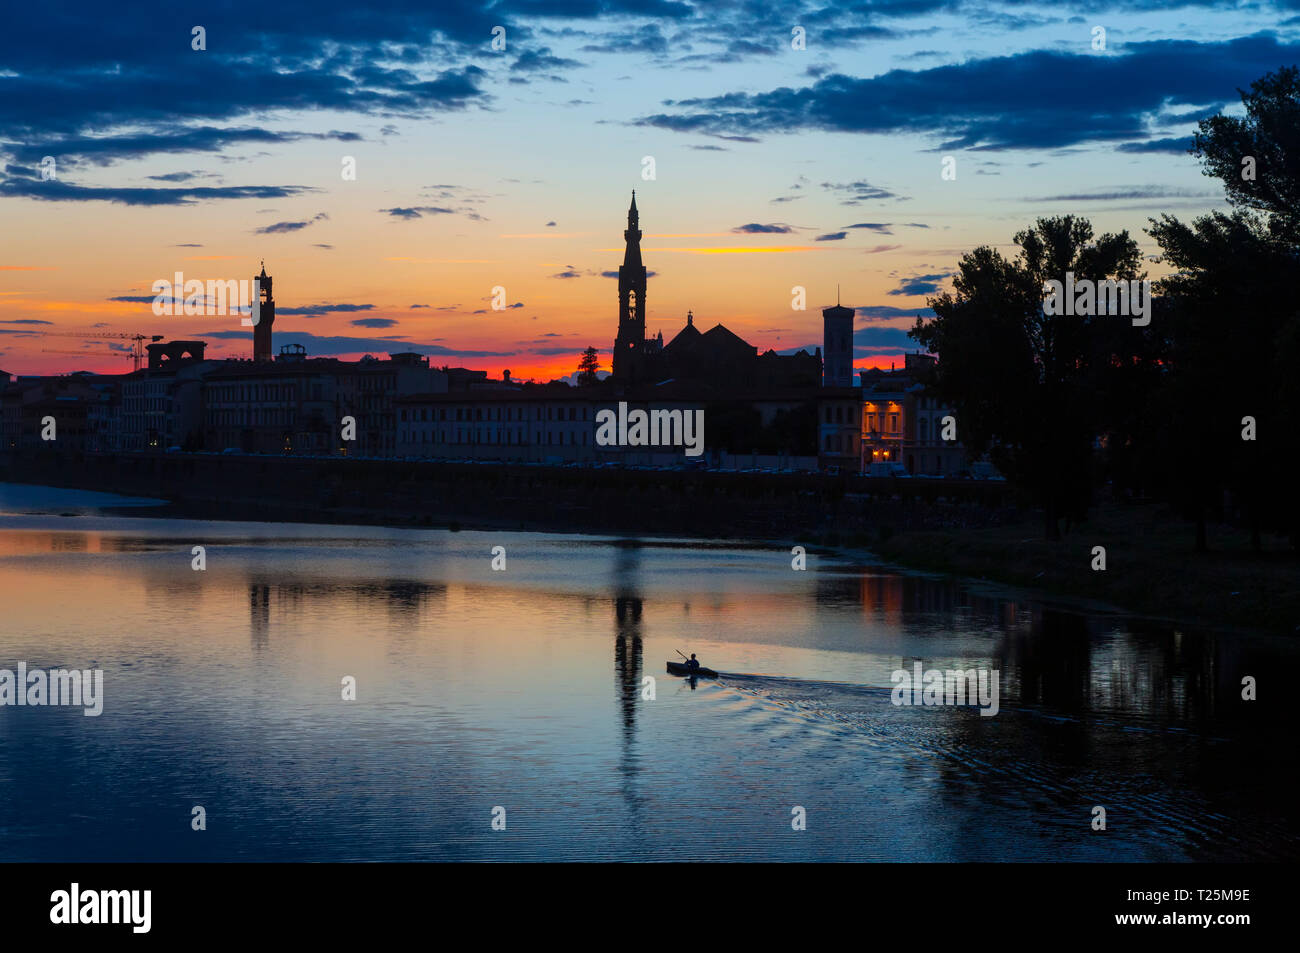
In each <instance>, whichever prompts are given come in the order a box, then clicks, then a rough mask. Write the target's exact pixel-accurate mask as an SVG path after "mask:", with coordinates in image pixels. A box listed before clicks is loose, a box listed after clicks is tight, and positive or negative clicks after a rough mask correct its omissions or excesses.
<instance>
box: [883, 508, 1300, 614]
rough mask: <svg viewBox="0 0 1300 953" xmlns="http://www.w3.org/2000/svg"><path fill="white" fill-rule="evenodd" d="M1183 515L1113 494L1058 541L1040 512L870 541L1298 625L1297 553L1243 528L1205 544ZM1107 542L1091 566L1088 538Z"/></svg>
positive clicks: (962, 572)
mask: <svg viewBox="0 0 1300 953" xmlns="http://www.w3.org/2000/svg"><path fill="white" fill-rule="evenodd" d="M1194 543H1195V535H1194V529H1193V527H1192V525H1191V524H1190V523H1187V522H1184V521H1183V520H1181V519H1179V518H1178V517H1176V516H1171V515H1170V514H1169V513H1168V512H1167V511H1166V510H1165V508H1164V507H1158V506H1132V505H1119V504H1114V503H1107V504H1102V505H1100V506H1098V507H1096V508H1095V509H1094V511H1093V513H1092V514H1091V516H1090V518H1089V520H1088V522H1086V523H1083V524H1080V525H1078V526H1076V527H1074V528H1073V530H1072V531H1071V532H1070V533H1069V534H1068V535H1066V536H1065V537H1064V538H1062V539H1061V540H1059V541H1056V542H1051V541H1048V540H1046V539H1044V538H1043V534H1042V526H1041V521H1033V520H1028V519H1027V520H1025V521H1023V522H1015V523H1010V524H1007V525H1003V526H995V527H984V528H980V529H945V530H918V531H908V532H902V533H897V534H894V535H891V536H889V537H888V538H885V539H880V540H878V541H876V542H875V543H873V544H871V549H872V551H873V552H876V553H878V554H879V555H881V556H883V557H884V558H886V559H888V560H891V561H893V562H897V563H899V564H900V565H904V566H909V567H912V568H917V569H926V570H930V571H934V572H943V573H951V574H954V575H959V576H969V577H972V578H977V579H986V580H989V581H991V582H999V583H1004V584H1010V585H1015V586H1025V587H1029V588H1033V589H1037V590H1044V591H1047V592H1051V593H1057V594H1060V595H1064V596H1070V597H1074V598H1081V599H1090V600H1097V601H1101V602H1105V603H1108V604H1111V605H1114V606H1117V607H1121V608H1123V609H1125V610H1127V611H1130V612H1132V613H1134V614H1135V615H1141V616H1144V617H1150V618H1153V619H1166V620H1170V621H1175V622H1184V623H1190V624H1199V625H1213V626H1223V627H1228V628H1248V629H1256V630H1261V631H1268V632H1275V633H1279V634H1300V559H1298V558H1297V557H1296V555H1295V554H1294V552H1293V551H1292V550H1291V549H1290V547H1289V546H1288V545H1287V544H1286V541H1285V540H1283V539H1280V538H1276V537H1266V538H1265V540H1264V551H1263V552H1262V553H1256V552H1254V551H1253V550H1252V549H1251V547H1250V536H1249V534H1248V533H1247V532H1245V531H1243V530H1238V529H1235V528H1233V527H1227V526H1212V527H1211V528H1210V536H1209V546H1210V550H1209V552H1206V553H1197V552H1195V549H1194ZM1095 546H1101V547H1104V548H1105V551H1106V569H1105V571H1096V570H1093V569H1092V563H1093V560H1094V556H1093V547H1095Z"/></svg>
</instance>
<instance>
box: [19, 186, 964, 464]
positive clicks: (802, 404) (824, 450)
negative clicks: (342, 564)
mask: <svg viewBox="0 0 1300 953" xmlns="http://www.w3.org/2000/svg"><path fill="white" fill-rule="evenodd" d="M624 237H625V239H626V242H627V248H626V251H625V254H624V262H623V265H622V266H621V267H620V268H619V271H618V275H619V319H618V333H617V336H616V339H615V342H614V349H613V373H612V374H611V375H610V376H609V377H608V378H606V379H604V380H601V381H595V382H591V383H590V384H589V385H588V386H571V385H569V384H568V383H565V382H551V383H549V384H536V383H531V382H520V381H517V380H513V379H512V378H511V376H510V372H509V371H505V372H504V373H503V374H502V376H501V378H500V379H491V380H490V379H489V378H488V375H487V372H486V371H475V370H468V369H466V368H456V367H441V368H439V367H433V366H431V365H430V363H429V359H428V358H427V357H424V356H422V355H420V354H417V353H394V354H389V355H388V356H387V358H386V359H385V358H372V357H366V358H363V359H361V360H360V361H342V360H337V359H334V358H320V357H310V356H309V355H308V354H307V353H306V351H305V350H304V348H303V347H302V346H301V345H286V346H284V347H281V348H280V350H279V353H278V354H273V353H272V334H273V325H274V322H275V301H274V296H273V295H272V293H271V289H272V279H271V277H270V276H268V275H267V274H266V269H265V267H263V269H262V273H261V274H260V275H259V276H257V278H256V279H255V281H256V283H257V285H258V287H259V289H260V292H259V295H260V297H259V305H260V319H259V321H258V322H257V323H256V325H255V329H254V341H253V355H252V360H209V359H207V358H206V357H205V353H204V352H205V347H206V345H205V343H204V342H203V341H167V342H155V343H152V344H150V345H148V347H147V348H146V350H147V352H148V361H147V365H146V366H145V367H142V368H140V369H138V370H136V371H133V372H132V373H129V374H121V375H99V374H90V373H74V374H69V375H65V376H59V377H20V378H17V379H13V378H12V376H11V375H8V374H3V373H2V372H0V428H2V429H0V448H5V449H10V450H22V449H37V448H40V447H45V446H51V445H53V446H58V447H63V448H66V447H69V446H71V447H73V448H75V449H81V450H86V451H90V452H186V451H207V452H226V451H238V452H242V453H275V454H282V453H294V454H348V455H354V456H362V457H402V458H417V459H457V460H463V459H482V460H499V461H521V462H522V461H531V462H551V463H569V462H579V463H584V462H586V463H595V462H613V463H617V462H622V463H625V464H671V463H674V462H677V463H681V462H689V461H690V459H691V458H690V457H686V456H685V454H684V448H683V446H681V445H676V446H669V445H663V446H657V447H656V446H643V445H636V446H633V445H627V444H622V445H620V444H617V443H615V444H613V445H606V444H602V441H601V440H600V439H599V437H600V435H601V434H600V429H599V425H598V421H599V419H600V416H601V413H602V411H615V410H616V408H619V407H620V405H622V409H623V410H624V411H625V412H626V411H630V410H636V409H644V410H647V411H650V410H660V411H668V412H672V411H678V412H680V413H681V414H687V413H694V412H696V411H703V413H704V417H703V420H704V437H703V452H702V453H700V454H699V455H698V456H695V455H694V454H692V456H695V459H697V460H698V459H699V458H700V457H702V458H703V460H702V462H703V463H705V464H709V465H713V466H727V465H737V464H753V465H762V466H777V467H781V468H787V467H788V468H795V469H810V468H820V469H825V470H838V471H841V472H846V473H851V472H871V473H882V472H898V471H905V472H908V473H913V474H925V475H944V476H948V475H955V474H957V473H959V472H961V471H962V470H963V469H964V468H965V466H966V460H965V452H964V450H963V449H962V447H961V445H960V443H958V442H957V441H956V440H952V439H949V440H945V439H943V436H944V428H943V418H944V417H945V416H948V415H949V414H950V413H951V412H950V411H949V410H947V409H946V408H944V407H942V406H940V405H939V404H938V403H937V402H936V401H935V400H934V398H932V397H931V396H929V394H928V393H927V391H926V384H925V382H926V379H927V377H928V375H929V373H930V372H931V371H932V369H933V366H934V359H933V358H931V357H929V356H927V355H921V354H914V355H907V357H906V360H905V363H904V366H903V367H902V368H900V369H893V368H891V369H890V370H889V371H883V370H871V371H865V372H862V373H861V374H860V375H859V377H858V380H857V381H854V380H853V321H854V316H855V312H854V310H853V309H852V308H847V307H843V306H841V305H839V304H837V305H835V306H834V307H832V308H827V309H825V310H824V311H823V312H822V321H823V341H822V347H819V348H817V349H816V350H815V351H814V353H811V354H810V353H808V351H806V350H800V351H798V352H796V353H795V354H788V355H780V354H777V353H776V352H775V351H771V350H769V351H766V352H764V353H761V354H760V353H759V351H758V349H757V348H756V347H754V346H753V345H751V344H749V343H748V342H746V341H745V340H744V339H743V338H741V337H740V336H738V335H736V334H735V333H733V332H732V331H730V330H729V329H727V328H726V327H724V326H723V325H721V324H717V325H714V326H713V327H712V328H711V329H709V330H707V331H701V330H700V329H699V328H697V327H696V325H695V316H694V315H693V314H691V313H688V314H687V316H686V322H685V325H684V326H683V327H682V329H681V330H680V331H679V332H678V333H677V334H676V335H675V336H674V337H673V338H672V339H671V340H669V341H668V342H666V343H665V341H664V338H663V335H662V333H659V334H657V335H655V336H654V337H651V336H649V335H647V333H646V327H645V322H646V310H645V307H646V306H645V301H646V284H647V276H648V273H647V271H646V267H645V265H644V264H643V262H642V257H641V248H640V240H641V230H640V227H639V217H638V211H637V207H636V197H635V194H634V195H633V199H632V204H631V207H630V209H629V210H628V227H627V230H626V231H625V232H624ZM51 420H53V421H54V423H55V428H54V430H53V431H51V430H50V428H49V427H48V426H47V424H48V422H49V421H51ZM52 433H53V436H54V439H50V437H51V434H52Z"/></svg>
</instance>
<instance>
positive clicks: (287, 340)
mask: <svg viewBox="0 0 1300 953" xmlns="http://www.w3.org/2000/svg"><path fill="white" fill-rule="evenodd" d="M277 313H278V309H277ZM195 337H198V338H213V339H216V340H228V341H251V340H252V339H253V335H252V334H251V333H250V332H248V331H226V330H221V331H209V332H207V333H205V334H197V335H195ZM275 340H276V343H277V344H301V345H302V346H303V347H305V348H306V349H307V355H308V356H309V357H330V356H333V355H339V354H364V353H366V352H367V351H368V352H370V353H371V354H384V353H400V352H407V353H409V352H411V351H414V352H415V353H417V354H427V355H429V356H431V357H509V356H510V353H511V352H507V351H469V350H460V349H458V348H450V347H443V346H442V345H441V344H416V343H413V342H411V341H403V340H402V339H401V338H361V337H349V336H347V335H315V334H312V333H311V332H309V331H276V332H275Z"/></svg>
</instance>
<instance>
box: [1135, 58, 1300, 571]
mask: <svg viewBox="0 0 1300 953" xmlns="http://www.w3.org/2000/svg"><path fill="white" fill-rule="evenodd" d="M1241 99H1242V105H1243V106H1244V107H1245V112H1246V115H1245V116H1244V117H1233V116H1224V115H1217V116H1211V117H1209V118H1207V119H1203V120H1201V122H1200V123H1199V128H1198V131H1197V133H1196V136H1195V142H1194V145H1193V148H1192V149H1191V152H1192V154H1194V155H1196V156H1197V157H1199V158H1200V159H1202V161H1203V164H1204V167H1205V168H1204V172H1205V174H1206V175H1208V176H1214V177H1217V178H1219V179H1221V180H1222V181H1223V186H1224V189H1225V191H1226V193H1227V196H1228V201H1229V203H1230V204H1231V205H1232V206H1233V211H1232V212H1231V213H1230V214H1225V213H1222V212H1212V213H1210V214H1209V215H1204V216H1201V217H1199V218H1197V219H1195V220H1194V221H1193V222H1192V223H1191V224H1187V223H1184V222H1181V221H1179V220H1178V219H1177V218H1174V217H1173V216H1171V215H1164V216H1162V217H1161V218H1160V219H1159V220H1156V219H1152V220H1151V227H1150V228H1149V229H1148V232H1149V233H1150V234H1151V235H1152V237H1154V238H1155V239H1156V241H1158V242H1159V244H1160V247H1161V250H1162V253H1163V256H1162V257H1163V260H1164V261H1165V262H1166V263H1168V264H1169V265H1171V266H1172V267H1173V269H1174V271H1173V273H1172V274H1171V275H1170V276H1169V277H1167V278H1165V279H1163V280H1162V281H1161V282H1160V285H1159V286H1160V292H1161V295H1162V296H1163V297H1164V298H1165V299H1167V303H1168V305H1169V307H1168V319H1167V327H1168V332H1167V333H1168V337H1169V360H1168V374H1167V376H1166V379H1165V382H1164V386H1163V388H1162V392H1161V393H1160V394H1158V395H1156V399H1154V400H1153V401H1151V402H1150V407H1151V410H1152V412H1153V413H1156V414H1159V415H1161V416H1163V417H1166V418H1167V419H1169V422H1170V423H1171V424H1172V426H1170V427H1167V428H1165V429H1164V430H1163V435H1164V437H1165V438H1166V441H1165V444H1164V445H1163V446H1162V447H1161V452H1160V453H1159V454H1158V459H1159V466H1158V467H1157V468H1156V472H1157V476H1158V477H1159V478H1163V482H1164V483H1165V485H1166V486H1167V487H1168V488H1169V495H1170V496H1171V498H1173V499H1175V500H1178V501H1180V502H1181V503H1183V505H1184V507H1185V508H1186V509H1187V511H1188V515H1189V516H1191V517H1192V518H1193V519H1195V521H1196V548H1197V549H1198V550H1204V549H1205V548H1206V545H1207V544H1206V527H1205V524H1206V518H1207V511H1208V510H1210V509H1215V508H1218V507H1219V506H1221V504H1222V501H1223V497H1224V492H1225V491H1227V492H1228V493H1229V494H1230V496H1231V497H1234V498H1235V499H1237V500H1238V501H1240V503H1241V505H1242V506H1244V508H1245V511H1246V512H1245V516H1246V518H1247V520H1248V522H1249V525H1250V528H1251V531H1252V542H1253V543H1254V545H1255V547H1256V548H1257V549H1258V548H1262V541H1261V532H1262V530H1263V528H1264V526H1265V524H1266V523H1268V524H1271V526H1272V527H1274V528H1278V529H1284V530H1285V531H1287V532H1288V533H1289V534H1290V537H1291V541H1292V545H1294V546H1296V547H1298V548H1300V510H1298V509H1297V504H1296V502H1295V499H1294V494H1293V492H1292V491H1291V488H1290V487H1289V486H1288V485H1287V484H1288V480H1287V479H1286V477H1285V475H1284V474H1285V473H1286V468H1287V466H1288V465H1289V464H1288V462H1287V452H1288V447H1287V444H1288V443H1289V442H1290V435H1293V434H1295V433H1296V432H1297V428H1300V387H1297V385H1296V380H1295V378H1296V375H1295V367H1296V364H1297V361H1300V309H1298V308H1297V305H1296V300H1295V289H1294V279H1295V276H1296V275H1297V274H1300V70H1298V69H1297V68H1295V67H1287V68H1283V69H1280V70H1278V71H1277V72H1276V73H1270V74H1268V75H1266V76H1264V77H1263V78H1261V79H1259V80H1256V81H1255V82H1254V83H1252V84H1251V89H1250V92H1242V93H1241ZM1225 384H1228V385H1229V386H1227V387H1226V389H1225ZM1216 391H1218V392H1221V393H1222V394H1223V396H1222V397H1221V398H1219V399H1217V400H1207V395H1208V394H1211V393H1214V392H1216ZM1245 417H1251V418H1253V419H1254V424H1255V431H1256V438H1255V439H1254V440H1244V439H1243V438H1242V432H1243V430H1244V429H1245V428H1244V426H1243V418H1245ZM1189 419H1190V420H1194V421H1195V423H1194V425H1193V424H1190V423H1188V422H1187V421H1188V420H1189ZM1207 450H1208V451H1209V452H1208V453H1207Z"/></svg>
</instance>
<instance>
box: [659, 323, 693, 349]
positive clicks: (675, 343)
mask: <svg viewBox="0 0 1300 953" xmlns="http://www.w3.org/2000/svg"><path fill="white" fill-rule="evenodd" d="M700 337H701V334H700V329H699V328H697V327H696V326H695V325H693V324H687V325H686V327H684V328H682V329H681V330H680V331H678V332H677V334H676V335H674V337H673V339H672V340H671V341H669V342H668V343H667V344H665V345H664V350H665V351H667V350H681V349H682V348H683V347H689V346H690V345H692V344H694V343H695V342H696V341H698V340H699V339H700Z"/></svg>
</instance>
